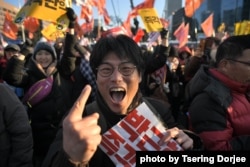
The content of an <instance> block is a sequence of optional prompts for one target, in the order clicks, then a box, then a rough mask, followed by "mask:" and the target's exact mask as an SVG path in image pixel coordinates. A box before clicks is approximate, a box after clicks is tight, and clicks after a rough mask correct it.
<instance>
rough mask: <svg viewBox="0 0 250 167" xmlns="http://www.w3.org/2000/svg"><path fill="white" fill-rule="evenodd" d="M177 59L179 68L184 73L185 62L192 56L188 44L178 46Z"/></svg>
mask: <svg viewBox="0 0 250 167" xmlns="http://www.w3.org/2000/svg"><path fill="white" fill-rule="evenodd" d="M178 51H179V61H180V65H181V69H182V71H183V73H184V68H185V65H186V64H187V62H188V61H189V59H190V57H191V56H192V51H191V50H190V48H189V46H183V47H181V48H179V50H178Z"/></svg>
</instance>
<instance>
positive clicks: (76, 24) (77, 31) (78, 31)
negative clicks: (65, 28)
mask: <svg viewBox="0 0 250 167" xmlns="http://www.w3.org/2000/svg"><path fill="white" fill-rule="evenodd" d="M74 29H75V31H76V34H77V36H78V37H80V38H81V37H82V36H83V34H84V32H83V30H82V28H81V26H80V25H79V23H78V20H77V21H76V23H75V26H74Z"/></svg>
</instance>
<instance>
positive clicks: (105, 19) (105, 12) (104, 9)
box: [103, 8, 111, 25]
mask: <svg viewBox="0 0 250 167" xmlns="http://www.w3.org/2000/svg"><path fill="white" fill-rule="evenodd" d="M103 18H104V22H105V24H106V25H109V23H110V21H111V19H110V17H109V14H108V11H107V9H106V8H103Z"/></svg>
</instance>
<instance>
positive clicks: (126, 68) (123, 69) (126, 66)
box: [119, 63, 135, 76]
mask: <svg viewBox="0 0 250 167" xmlns="http://www.w3.org/2000/svg"><path fill="white" fill-rule="evenodd" d="M134 70H135V65H134V64H132V63H122V64H120V65H119V71H120V73H122V75H124V76H129V75H131V74H132V73H133V72H134Z"/></svg>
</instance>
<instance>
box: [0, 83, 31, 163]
mask: <svg viewBox="0 0 250 167" xmlns="http://www.w3.org/2000/svg"><path fill="white" fill-rule="evenodd" d="M0 92H1V94H0V95H1V97H0V157H1V158H0V166H1V167H32V153H33V139H32V132H31V127H30V124H29V119H28V115H27V113H26V111H25V108H24V107H23V105H22V103H21V102H20V100H19V99H18V98H17V96H16V95H15V94H14V93H13V91H11V90H10V89H9V88H8V87H7V86H5V85H3V84H0Z"/></svg>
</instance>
